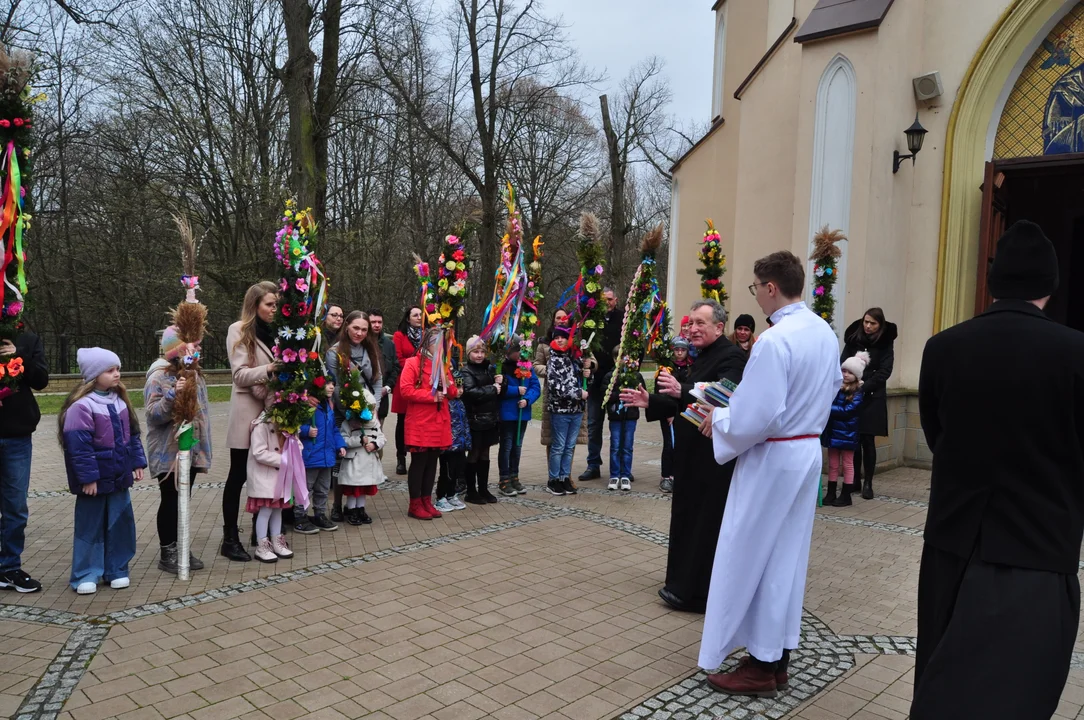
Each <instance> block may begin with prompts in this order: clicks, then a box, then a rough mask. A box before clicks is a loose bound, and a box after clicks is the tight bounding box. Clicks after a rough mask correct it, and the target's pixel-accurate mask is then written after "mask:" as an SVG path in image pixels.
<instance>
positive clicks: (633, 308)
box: [603, 225, 669, 398]
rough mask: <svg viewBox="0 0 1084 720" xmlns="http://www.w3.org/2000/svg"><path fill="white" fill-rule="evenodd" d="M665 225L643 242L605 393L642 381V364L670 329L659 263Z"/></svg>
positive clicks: (658, 227) (645, 237) (632, 385)
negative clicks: (611, 372)
mask: <svg viewBox="0 0 1084 720" xmlns="http://www.w3.org/2000/svg"><path fill="white" fill-rule="evenodd" d="M662 234H663V230H662V225H658V226H657V227H655V229H653V230H651V231H649V232H648V233H647V235H645V236H644V239H643V242H642V243H641V244H640V253H641V260H640V265H639V267H637V268H636V274H635V275H634V276H633V278H632V285H631V286H630V287H629V295H628V300H626V302H625V322H624V324H623V325H622V326H621V344H620V345H619V346H618V347H619V352H618V356H617V365H616V367H615V368H614V374H613V378H612V379H611V380H610V385H609V387H607V388H606V394H605V395H604V396H603V397H606V398H609V397H610V396H611V395H612V394H613V391H614V388H634V387H637V386H638V385H639V384H640V365H641V364H642V363H643V360H644V358H645V357H646V356H647V355H648V354H649V353H650V352H651V351H652V350H653V349H655V347H656V345H657V344H658V343H659V340H660V339H661V338H665V334H666V333H667V332H669V326H668V325H667V326H666V327H665V329H664V322H667V321H668V310H667V308H666V304H665V303H664V302H663V301H662V299H661V297H660V296H659V279H658V264H657V262H656V259H655V256H656V255H657V254H658V251H659V247H660V246H661V245H662Z"/></svg>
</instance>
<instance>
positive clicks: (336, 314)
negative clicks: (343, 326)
mask: <svg viewBox="0 0 1084 720" xmlns="http://www.w3.org/2000/svg"><path fill="white" fill-rule="evenodd" d="M327 316H328V317H336V318H337V317H342V316H343V314H342V313H328V314H327Z"/></svg>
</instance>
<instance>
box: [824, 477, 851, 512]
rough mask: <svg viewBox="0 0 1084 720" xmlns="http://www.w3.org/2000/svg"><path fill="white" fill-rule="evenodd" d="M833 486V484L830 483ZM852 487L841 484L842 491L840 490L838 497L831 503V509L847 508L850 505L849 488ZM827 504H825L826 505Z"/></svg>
mask: <svg viewBox="0 0 1084 720" xmlns="http://www.w3.org/2000/svg"><path fill="white" fill-rule="evenodd" d="M832 484H833V485H835V483H832ZM852 487H854V486H853V485H847V484H846V483H844V484H843V488H842V490H840V493H839V497H838V498H836V499H835V500H833V501H832V507H847V506H848V505H850V504H851V488H852ZM827 504H828V503H825V505H827Z"/></svg>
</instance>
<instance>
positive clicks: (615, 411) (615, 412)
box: [602, 370, 647, 422]
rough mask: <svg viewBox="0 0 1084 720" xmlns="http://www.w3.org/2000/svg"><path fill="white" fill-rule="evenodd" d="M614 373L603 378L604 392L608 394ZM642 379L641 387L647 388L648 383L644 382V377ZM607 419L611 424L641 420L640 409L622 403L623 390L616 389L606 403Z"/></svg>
mask: <svg viewBox="0 0 1084 720" xmlns="http://www.w3.org/2000/svg"><path fill="white" fill-rule="evenodd" d="M613 376H614V371H613V370H611V371H610V372H608V373H606V374H605V375H604V376H603V377H602V391H603V392H606V388H608V387H610V381H611V380H613ZM639 378H640V387H642V388H646V387H647V383H645V382H644V378H643V376H642V375H641V376H639ZM606 419H607V420H609V421H610V422H625V421H626V420H639V419H640V408H635V407H630V406H628V405H626V404H625V403H623V402H621V388H620V387H615V388H614V391H613V392H612V393H610V398H609V400H608V401H607V402H606Z"/></svg>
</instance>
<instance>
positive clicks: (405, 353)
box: [391, 305, 422, 475]
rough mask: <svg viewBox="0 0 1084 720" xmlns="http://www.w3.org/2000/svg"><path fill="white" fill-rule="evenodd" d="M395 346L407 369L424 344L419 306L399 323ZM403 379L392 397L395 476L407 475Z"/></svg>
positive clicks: (399, 358) (405, 406)
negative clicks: (408, 362)
mask: <svg viewBox="0 0 1084 720" xmlns="http://www.w3.org/2000/svg"><path fill="white" fill-rule="evenodd" d="M391 340H392V343H393V344H394V345H395V357H396V358H398V360H399V367H401V368H402V367H405V366H406V361H407V360H409V359H410V358H412V357H414V356H415V355H416V354H417V353H418V346H420V345H421V344H422V309H421V308H420V307H418V306H417V305H415V306H413V307H411V308H408V309H407V311H406V313H405V314H404V315H403V319H402V320H400V321H399V327H398V328H397V329H396V331H395V334H394V335H392V337H391ZM402 382H403V378H402V376H401V375H400V377H399V381H398V384H397V385H396V386H395V390H394V392H393V393H392V396H391V411H392V412H393V413H395V415H396V417H395V474H396V475H406V474H407V466H406V454H407V446H406V440H404V439H403V431H404V430H405V429H406V411H407V402H406V399H405V398H403V396H402V393H400V392H399V388H400V387H402Z"/></svg>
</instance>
